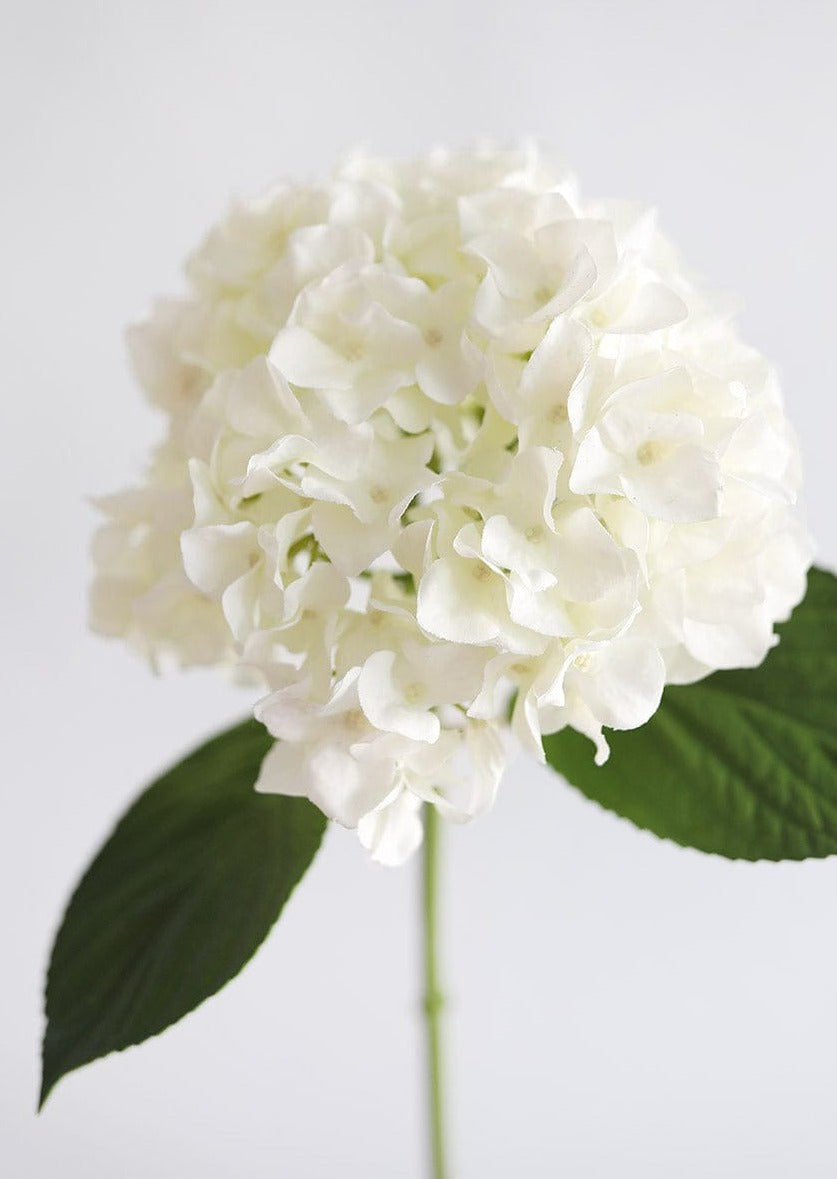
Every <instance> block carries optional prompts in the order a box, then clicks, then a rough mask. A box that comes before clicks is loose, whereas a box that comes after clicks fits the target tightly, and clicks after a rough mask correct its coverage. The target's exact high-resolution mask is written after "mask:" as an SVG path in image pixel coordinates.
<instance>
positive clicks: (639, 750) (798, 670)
mask: <svg viewBox="0 0 837 1179" xmlns="http://www.w3.org/2000/svg"><path fill="white" fill-rule="evenodd" d="M779 634H780V642H779V645H778V646H777V647H774V648H773V650H772V651H771V652H770V654H769V655H768V656H767V658H766V659H765V661H764V663H762V665H761V667H758V668H755V669H753V670H746V671H723V672H716V673H715V674H714V675H712V676H709V677H708V678H707V679H705V680H702V681H701V682H700V683H697V684H690V685H689V686H688V687H669V688H667V689H666V691H665V693H664V696H663V702H662V704H661V706H660V708H659V710H658V711H657V713H656V714H655V715H654V716H653V717H652V719H651V720H650V721H649V722H648V724H646V725H644V726H643V727H642V728H641V729H635V730H633V731H631V732H627V733H621V732H619V733H616V732H614V733H613V734H612V735H611V734H610V733H609V734H608V741H609V742H610V747H611V756H610V760H609V761H608V762H607V763H606V764H605V765H604V766H602V767H597V766H596V765H594V763H593V757H592V752H591V746H590V743H589V742H588V740H587V738H585V737H582V736H580V735H579V734H578V733H576V732H574V731H573V730H570V729H565V730H564V731H563V732H561V733H557V734H555V736H553V737H547V738H546V739H545V740H544V749H545V751H546V757H547V761H548V762H549V764H550V765H551V766H553V767H554V768H555V769H557V770H558V771H559V772H560V773H561V774H563V775H564V777H565V778H566V779H567V780H568V781H569V782H571V783H572V784H573V785H574V786H576V787H578V789H579V790H581V791H582V792H583V793H584V794H586V795H587V797H588V798H591V799H593V800H594V801H595V802H598V803H601V805H602V806H605V807H608V808H609V809H610V810H612V811H616V813H617V814H619V815H623V816H624V817H625V818H627V819H630V820H632V822H634V823H636V825H637V826H638V827H644V828H647V829H648V830H649V831H653V832H655V834H657V835H660V836H662V837H663V838H665V839H673V840H674V841H675V842H677V843H680V844H683V845H685V846H688V847H695V848H699V849H700V850H701V851H705V852H716V853H718V854H719V855H722V856H727V857H729V858H731V859H744V860H762V859H763V860H801V859H805V858H806V857H808V856H817V857H820V856H828V855H833V854H834V853H835V852H837V642H835V639H836V638H837V578H835V577H834V575H833V574H831V573H828V572H826V571H825V570H822V569H812V570H811V572H810V574H809V578H808V592H807V596H806V598H805V600H804V602H803V603H802V604H801V605H800V606H798V607H797V609H796V610H795V611H794V614H793V617H792V618H791V619H790V621H788V622H786V623H784V624H783V625H782V626H780V627H779Z"/></svg>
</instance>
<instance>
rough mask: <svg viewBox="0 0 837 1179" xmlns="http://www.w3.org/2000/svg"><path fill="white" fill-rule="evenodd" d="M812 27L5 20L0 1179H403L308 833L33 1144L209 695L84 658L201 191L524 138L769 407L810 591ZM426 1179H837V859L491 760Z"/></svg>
mask: <svg viewBox="0 0 837 1179" xmlns="http://www.w3.org/2000/svg"><path fill="white" fill-rule="evenodd" d="M836 16H837V6H835V5H834V4H833V3H828V2H825V0H823V2H822V3H815V2H812V0H796V2H795V3H793V4H790V3H787V2H786V0H782V2H781V3H773V2H767V0H764V2H762V3H743V2H742V0H726V2H724V3H716V2H714V0H710V2H707V0H702V2H701V3H689V4H685V3H682V2H680V0H666V2H663V0H656V2H652V0H635V2H634V3H624V4H620V3H595V2H592V0H570V2H569V3H561V2H560V0H517V2H516V3H508V4H501V3H497V2H496V0H484V2H483V3H475V2H470V0H449V2H448V3H440V2H439V0H415V2H413V3H411V4H410V5H409V6H408V5H404V4H397V5H396V4H393V5H388V4H386V3H385V2H384V0H366V2H365V3H364V2H363V0H353V2H349V0H327V2H325V3H318V2H316V0H308V2H307V3H305V4H302V3H299V0H294V3H292V4H283V3H282V0H271V2H270V3H264V4H262V3H257V2H256V0H238V3H235V4H222V3H216V2H211V0H209V2H204V3H199V2H197V0H195V2H191V3H190V2H178V0H138V2H136V3H124V2H120V0H100V2H99V3H93V2H92V0H90V2H85V0H63V2H59V0H51V2H50V3H46V2H44V0H27V2H26V3H25V4H24V3H21V4H15V5H13V4H11V3H10V2H9V0H5V3H4V5H3V9H2V25H3V28H2V30H0V43H1V44H2V54H3V58H4V60H3V61H2V62H0V120H2V156H0V159H2V163H3V171H4V180H3V184H2V189H0V204H2V208H3V216H2V218H1V219H0V233H2V236H3V238H4V239H5V240H4V242H3V245H2V254H1V255H0V257H2V261H3V270H2V282H1V283H0V291H2V294H0V299H2V304H3V306H2V316H0V325H2V326H1V327H0V330H2V333H3V337H4V343H3V349H2V354H1V355H2V363H3V384H4V388H3V394H2V407H3V428H2V434H0V438H1V439H2V447H3V458H2V464H0V478H2V501H1V502H2V512H1V513H0V532H2V542H1V544H0V553H1V554H2V559H3V580H2V585H3V609H2V612H0V625H1V626H2V628H3V634H2V648H0V650H1V651H2V662H3V676H2V680H3V702H2V717H3V725H4V738H3V745H2V750H3V771H2V792H3V808H4V818H3V823H2V835H0V839H2V844H3V847H2V850H1V851H0V873H2V877H3V881H2V887H1V888H0V907H2V922H3V925H2V929H3V934H2V970H1V971H0V1020H2V1028H0V1043H2V1070H0V1121H1V1122H2V1130H1V1131H0V1164H2V1165H3V1166H4V1173H5V1174H6V1175H9V1176H11V1177H12V1179H53V1177H58V1176H60V1177H61V1179H65V1177H68V1176H78V1177H82V1176H83V1177H85V1179H146V1177H148V1176H154V1177H155V1179H182V1177H184V1176H201V1179H227V1177H230V1179H232V1177H236V1179H238V1177H240V1176H246V1177H248V1179H249V1177H253V1179H268V1177H274V1176H279V1175H281V1176H288V1177H290V1179H297V1177H307V1176H310V1177H312V1179H320V1177H323V1179H330V1177H331V1176H335V1175H340V1176H341V1177H344V1179H354V1177H358V1179H361V1177H363V1179H368V1177H377V1176H382V1177H387V1179H390V1177H398V1179H401V1177H403V1179H417V1177H419V1176H420V1175H423V1173H424V1172H423V1150H424V1148H423V1140H422V1128H421V1089H420V1079H419V1078H420V1069H421V1041H420V1039H419V1033H418V1023H417V1010H416V997H417V991H418V983H417V967H418V960H417V948H416V904H417V897H416V887H415V886H416V873H415V871H414V868H415V865H411V866H409V867H407V868H405V869H403V870H401V871H387V870H384V869H379V868H375V867H374V866H372V865H370V864H369V863H368V862H367V861H366V859H365V858H364V855H363V854H362V853H361V851H360V849H359V848H358V847H357V846H356V844H355V841H354V839H353V837H351V836H349V835H347V834H346V833H345V832H341V831H337V830H335V831H331V832H330V833H329V836H328V838H327V840H326V845H325V846H324V849H323V852H322V855H321V858H320V859H319V860H318V861H317V863H316V865H315V868H314V869H313V870H312V872H311V875H310V877H309V878H308V879H307V880H306V882H305V884H304V887H303V888H301V890H300V891H299V893H298V894H297V895H296V896H295V897H294V899H293V901H292V902H291V904H290V905H289V907H288V910H287V912H286V914H285V916H284V918H283V920H282V922H281V923H280V925H279V927H278V928H277V930H276V931H275V933H274V935H273V937H272V938H271V939H270V941H269V943H268V944H267V945H266V946H265V948H264V950H263V951H262V952H261V953H260V954H259V955H258V957H257V959H256V960H255V961H254V962H253V963H252V964H251V965H250V966H249V967H248V968H247V970H246V971H245V972H244V974H243V975H242V977H241V978H239V979H238V980H236V981H235V982H234V983H233V984H232V985H230V986H229V987H228V988H227V989H226V990H225V991H224V992H223V993H222V994H220V995H219V996H217V997H216V998H214V999H213V1000H211V1001H210V1002H209V1003H207V1004H206V1005H205V1006H204V1007H203V1008H201V1009H200V1010H199V1011H198V1012H197V1013H195V1014H194V1015H192V1016H190V1017H189V1018H187V1019H186V1020H184V1021H183V1022H182V1023H181V1024H180V1025H179V1026H177V1027H175V1028H174V1029H172V1030H170V1031H169V1032H167V1033H166V1034H165V1036H164V1037H162V1038H160V1039H157V1040H155V1041H152V1042H150V1043H148V1044H146V1045H144V1046H143V1047H141V1048H138V1049H133V1050H131V1051H128V1052H126V1053H124V1054H121V1055H118V1056H114V1057H111V1058H109V1059H107V1060H105V1061H102V1062H100V1063H97V1064H95V1065H93V1066H91V1067H89V1068H87V1069H85V1070H84V1071H82V1072H79V1073H76V1074H74V1075H73V1076H71V1077H70V1078H69V1079H67V1080H65V1081H64V1082H63V1083H62V1084H61V1085H60V1087H59V1088H58V1089H57V1091H56V1092H55V1093H54V1095H53V1097H52V1099H51V1101H50V1103H49V1105H48V1107H47V1109H46V1112H45V1114H44V1115H43V1116H42V1117H41V1118H40V1119H36V1118H35V1117H34V1114H33V1108H34V1103H35V1095H36V1087H37V1063H36V1058H37V1042H38V1039H39V1037H40V1033H41V1012H40V994H39V992H40V987H41V975H42V971H43V968H44V965H45V961H46V955H47V953H48V947H49V943H50V939H51V936H52V933H53V931H54V928H55V924H56V921H57V919H58V916H59V913H60V910H61V906H62V904H63V902H64V899H65V897H66V895H67V892H68V890H69V888H70V886H71V885H72V884H73V882H74V880H75V878H76V877H77V875H78V873H79V871H80V870H81V868H82V867H83V865H84V864H85V862H86V861H87V860H88V858H89V857H90V855H91V854H92V853H93V851H94V849H95V848H96V847H97V845H98V844H99V842H100V841H101V839H102V838H103V837H104V835H105V834H106V832H107V831H108V829H109V827H110V825H111V824H112V822H113V820H114V818H115V817H116V815H117V814H118V813H119V812H120V811H121V810H122V809H123V807H124V806H125V804H126V803H127V801H128V800H129V799H130V798H131V797H132V795H133V794H134V793H135V791H136V789H137V787H138V786H139V785H140V784H141V783H142V782H143V781H144V780H147V779H148V778H149V777H151V776H153V774H154V773H156V772H157V771H158V770H159V769H160V768H161V767H162V766H164V765H165V764H167V763H168V762H169V761H171V760H172V758H173V756H174V755H175V754H178V753H180V752H182V751H183V750H184V749H185V748H187V747H188V746H189V745H191V744H193V743H194V742H195V740H196V739H198V738H200V737H202V736H204V735H205V734H208V733H209V732H210V731H212V730H213V729H214V728H216V727H218V726H219V725H220V724H222V723H225V722H227V721H229V720H231V719H234V718H237V717H238V715H239V714H241V713H243V712H244V711H245V710H246V707H247V703H248V701H247V699H246V698H242V697H241V696H239V695H237V694H236V693H234V692H233V690H232V689H230V688H228V687H227V686H225V685H224V684H223V683H222V682H220V681H219V680H218V679H216V678H214V677H213V676H212V675H211V674H192V675H187V676H183V677H179V678H178V677H174V678H169V679H166V680H163V681H154V680H153V679H152V677H151V676H150V675H149V673H148V672H147V671H146V670H145V669H144V667H143V666H141V665H140V664H138V663H137V662H135V661H134V660H133V659H132V658H131V657H130V656H129V655H128V654H127V653H126V651H125V650H123V649H122V648H121V646H119V645H118V644H110V645H109V644H106V643H105V642H103V641H100V640H96V639H94V638H92V637H89V636H88V635H87V634H86V633H85V603H84V596H85V586H86V581H87V577H88V568H87V555H86V549H87V545H88V540H89V536H90V532H91V529H92V526H93V515H92V513H91V512H90V510H89V509H88V508H87V507H86V505H85V503H84V496H85V495H87V494H89V493H94V492H103V491H106V490H110V489H114V488H116V487H120V486H123V485H125V484H127V483H128V482H129V481H130V480H132V479H134V478H135V477H136V476H137V474H138V473H139V471H140V468H141V465H142V462H143V458H144V455H145V454H146V451H147V448H148V445H149V443H150V441H151V440H152V439H153V438H154V437H155V436H156V433H157V431H158V429H159V424H158V422H157V421H156V420H155V419H154V417H153V415H152V413H151V411H150V410H148V409H147V408H146V407H145V406H144V404H143V403H142V402H141V400H140V397H139V395H138V394H137V393H136V391H135V390H134V389H133V388H132V386H131V383H130V381H129V378H128V376H127V372H126V366H125V363H124V359H123V352H122V343H121V330H122V327H123V325H124V324H125V323H126V322H127V321H128V320H130V319H131V318H133V317H136V316H137V315H139V314H140V313H142V311H143V310H144V307H145V305H146V303H147V301H148V299H149V298H150V296H151V295H152V294H153V293H155V292H158V291H172V290H177V289H178V281H179V280H178V269H177V268H178V264H179V261H180V259H181V258H182V256H183V255H184V254H185V252H186V251H187V250H188V249H189V248H190V247H191V246H192V244H193V243H194V242H195V241H196V239H197V238H198V236H199V235H200V234H201V233H202V232H203V230H204V229H205V227H206V226H207V225H208V224H209V223H210V222H211V221H212V220H213V219H215V218H216V217H217V216H218V215H219V214H220V213H221V211H222V209H223V208H224V206H225V204H226V202H227V200H228V198H229V196H230V195H232V194H233V193H241V194H247V193H250V192H254V191H257V190H259V189H260V188H261V187H263V186H264V185H265V184H267V183H268V182H269V181H271V180H273V179H275V178H276V177H277V176H279V175H284V174H290V175H297V176H301V175H305V174H308V173H316V172H320V171H323V170H324V169H326V168H327V167H328V166H329V165H330V163H331V161H332V159H333V157H334V156H335V154H337V153H338V152H340V151H342V150H343V149H345V148H347V147H349V146H351V145H353V144H355V143H357V142H358V141H366V142H367V143H368V144H369V145H370V146H371V147H372V148H374V149H375V150H378V151H380V152H390V151H394V152H399V153H405V152H412V151H414V150H420V149H423V148H425V147H427V146H429V145H430V144H432V143H433V142H435V141H439V140H441V141H450V142H453V143H455V144H466V143H468V142H469V141H472V140H473V139H474V138H476V137H477V136H479V135H482V134H486V133H487V134H490V135H493V136H496V137H499V138H500V139H513V138H515V137H517V136H519V135H522V134H529V133H534V134H536V135H539V136H541V137H543V139H544V140H546V141H547V142H548V143H550V144H551V145H553V146H554V147H555V148H556V149H558V150H559V151H560V152H561V153H562V154H564V155H565V156H566V157H567V158H568V159H569V160H571V161H572V162H573V164H574V165H575V167H576V168H577V169H578V171H579V172H580V174H581V177H582V180H583V184H584V188H585V191H586V192H587V193H588V194H591V195H615V196H625V197H630V198H636V199H642V200H648V201H652V202H655V203H657V204H658V205H659V206H660V207H661V211H662V222H663V225H664V227H665V228H667V229H668V231H669V232H670V233H671V234H672V235H673V236H674V237H675V239H676V240H678V242H679V243H680V245H681V247H682V249H683V251H684V253H685V255H686V257H687V259H688V260H690V261H691V262H692V263H693V264H694V265H695V266H697V267H698V268H699V269H700V270H702V272H703V273H704V274H705V275H706V276H707V279H708V281H709V282H711V284H712V285H713V286H716V287H720V288H726V289H731V290H738V291H740V292H742V294H743V298H744V303H745V311H744V313H743V318H742V323H743V328H744V332H745V335H746V336H747V337H748V338H749V339H750V340H751V341H752V342H753V343H755V344H756V345H758V346H760V347H762V348H763V349H764V350H765V351H767V352H768V353H769V354H770V355H771V356H772V357H773V358H774V359H775V360H776V362H777V363H778V365H779V366H780V369H781V371H782V373H783V378H784V384H785V390H786V396H787V402H788V407H789V412H790V414H791V416H792V417H793V419H794V420H795V422H796V425H797V427H798V430H799V432H800V435H801V438H802V443H803V447H804V451H805V456H806V460H807V472H808V498H809V508H810V518H811V521H812V526H813V529H814V532H815V534H816V536H817V538H818V542H819V550H820V559H821V561H823V562H824V563H829V564H831V565H832V566H834V565H835V563H837V527H835V513H834V508H835V497H834V492H833V488H834V475H835V471H834V457H833V456H834V454H835V427H836V426H837V416H835V408H834V400H835V396H837V383H836V382H835V371H834V370H835V360H834V358H835V347H834V316H835V273H837V265H835V264H836V263H837V257H835V239H834V232H833V226H834V216H835V213H834V208H835V165H834V145H833V135H834V122H835V114H836V113H837V111H835V106H836V105H837V104H835V93H836V91H835V81H834V60H835V48H836V47H835V40H837V38H835V32H837V19H836ZM445 850H446V854H447V859H448V863H447V872H446V879H445V887H446V894H447V913H446V925H445V943H446V945H445V951H446V969H447V975H448V980H449V984H450V991H451V993H452V996H453V1009H452V1015H451V1018H450V1020H449V1025H448V1028H449V1057H450V1074H451V1081H452V1084H453V1086H454V1088H453V1095H452V1097H451V1100H450V1106H451V1111H450V1112H451V1117H452V1122H453V1156H454V1159H455V1167H454V1175H455V1177H456V1179H504V1177H506V1176H517V1175H525V1176H527V1179H540V1177H544V1179H546V1177H552V1176H556V1175H561V1176H565V1177H567V1179H672V1177H675V1176H676V1177H678V1179H710V1177H711V1179H749V1177H752V1179H787V1177H790V1176H793V1177H794V1179H820V1177H821V1179H826V1177H828V1179H833V1176H834V1175H835V1174H837V1126H835V1099H837V1004H835V981H836V980H837V948H835V934H836V933H837V916H835V914H836V913H837V861H835V862H825V863H810V864H804V865H778V866H770V865H760V866H755V867H754V866H747V865H742V864H729V863H725V862H723V861H721V860H719V859H716V858H714V857H707V856H703V855H699V854H698V853H694V852H687V851H681V850H678V849H677V848H675V847H673V846H670V845H667V844H664V843H661V842H659V841H658V840H656V839H654V838H653V837H651V836H649V835H646V834H640V833H638V832H636V831H635V830H633V829H632V828H631V827H630V826H629V825H628V824H627V823H624V822H622V821H620V820H617V819H616V818H614V817H612V816H609V815H607V814H605V813H603V812H601V811H599V810H598V808H596V807H594V806H592V805H590V804H589V803H587V802H585V801H584V800H583V799H581V798H580V797H579V796H577V795H576V794H574V793H573V792H572V791H571V790H570V789H568V788H567V787H566V786H565V785H564V784H563V783H561V782H560V781H559V780H558V779H557V778H555V777H552V776H550V775H549V774H548V773H547V772H541V771H539V770H537V769H536V768H534V767H532V766H529V765H526V764H522V763H518V764H517V765H515V766H514V767H513V768H512V770H511V771H510V772H509V774H508V777H507V780H506V783H505V786H504V788H503V791H502V795H501V799H500V801H499V803H498V805H497V807H496V809H495V811H494V812H493V813H492V814H491V815H490V816H489V817H488V818H486V819H483V820H482V821H480V822H479V823H477V824H475V825H473V826H471V827H469V828H465V829H457V830H455V831H453V832H451V834H450V837H449V838H448V839H447V844H446V849H445Z"/></svg>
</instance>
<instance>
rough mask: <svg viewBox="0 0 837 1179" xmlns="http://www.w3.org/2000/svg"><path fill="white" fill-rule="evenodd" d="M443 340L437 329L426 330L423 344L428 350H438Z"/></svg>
mask: <svg viewBox="0 0 837 1179" xmlns="http://www.w3.org/2000/svg"><path fill="white" fill-rule="evenodd" d="M444 338H445V337H444V336H443V335H442V333H441V331H440V330H439V328H437V327H431V328H428V329H427V331H426V332H425V333H424V342H425V344H427V346H428V347H429V348H438V347H439V345H440V344H441V343H442V341H443V340H444Z"/></svg>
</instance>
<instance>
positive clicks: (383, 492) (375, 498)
mask: <svg viewBox="0 0 837 1179" xmlns="http://www.w3.org/2000/svg"><path fill="white" fill-rule="evenodd" d="M387 497H388V492H387V489H386V487H382V486H381V485H380V483H375V484H373V485H372V487H370V489H369V498H370V499H371V500H372V503H373V504H385V503H386V502H387Z"/></svg>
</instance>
